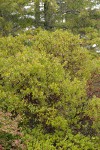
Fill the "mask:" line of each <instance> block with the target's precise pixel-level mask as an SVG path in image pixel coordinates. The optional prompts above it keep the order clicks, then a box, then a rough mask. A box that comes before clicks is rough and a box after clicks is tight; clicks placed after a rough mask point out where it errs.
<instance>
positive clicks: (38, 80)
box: [0, 30, 100, 150]
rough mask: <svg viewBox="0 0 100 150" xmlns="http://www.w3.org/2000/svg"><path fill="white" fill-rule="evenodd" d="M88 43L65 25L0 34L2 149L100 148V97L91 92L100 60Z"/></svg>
mask: <svg viewBox="0 0 100 150" xmlns="http://www.w3.org/2000/svg"><path fill="white" fill-rule="evenodd" d="M82 45H83V40H81V39H80V38H79V36H77V35H73V34H72V33H71V32H68V31H62V30H56V31H55V32H50V31H43V30H37V31H36V30H35V31H34V32H32V31H31V33H29V32H28V33H26V34H22V35H20V36H16V37H12V36H9V37H1V38H0V109H1V110H0V115H1V116H0V120H1V124H0V140H1V143H0V145H1V146H2V149H3V148H4V149H8V150H10V149H24V150H25V149H28V150H67V149H69V150H99V149H100V145H99V140H100V139H99V134H100V119H99V118H100V98H99V97H96V95H93V94H92V96H89V95H88V92H87V91H88V86H89V85H88V83H89V82H90V81H91V78H92V75H93V74H94V73H96V74H98V75H99V74H100V60H99V57H98V56H96V55H93V54H91V53H90V52H89V51H88V50H86V49H85V48H84V47H82ZM5 124H6V125H5Z"/></svg>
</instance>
